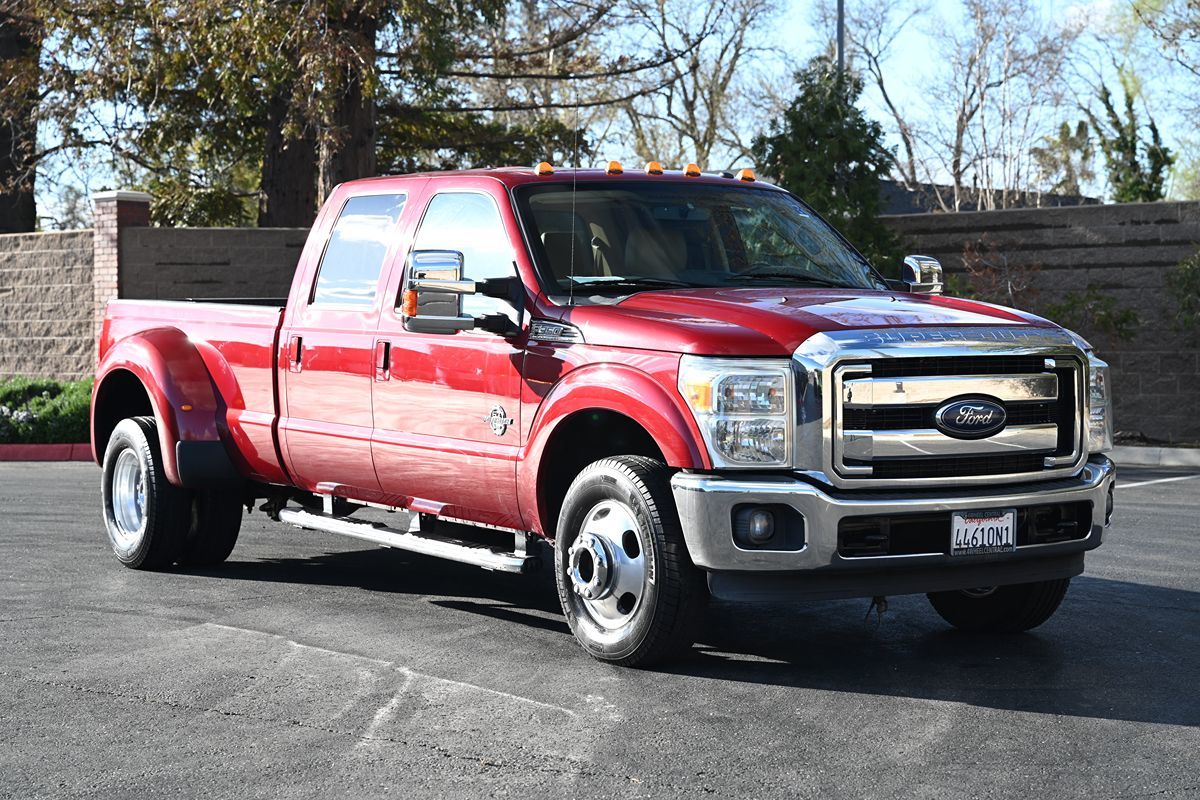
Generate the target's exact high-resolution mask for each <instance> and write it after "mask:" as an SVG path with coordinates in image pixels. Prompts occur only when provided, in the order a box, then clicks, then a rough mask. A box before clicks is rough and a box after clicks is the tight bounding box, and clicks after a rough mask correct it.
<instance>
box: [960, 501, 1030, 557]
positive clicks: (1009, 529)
mask: <svg viewBox="0 0 1200 800" xmlns="http://www.w3.org/2000/svg"><path fill="white" fill-rule="evenodd" d="M951 520H952V524H951V531H950V555H952V556H975V555H985V554H987V553H1011V552H1012V551H1013V549H1014V548H1015V547H1016V539H1017V535H1016V531H1017V512H1016V510H1015V509H1011V508H1006V509H1001V510H993V511H960V512H955V513H953V514H952V515H951Z"/></svg>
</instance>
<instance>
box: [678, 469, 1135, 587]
mask: <svg viewBox="0 0 1200 800" xmlns="http://www.w3.org/2000/svg"><path fill="white" fill-rule="evenodd" d="M1115 478H1116V468H1115V467H1114V465H1113V463H1112V461H1110V460H1109V459H1107V458H1104V457H1102V456H1097V457H1093V458H1092V459H1091V460H1089V461H1088V462H1087V463H1086V464H1085V465H1084V467H1083V469H1082V471H1081V472H1080V473H1079V474H1078V475H1076V476H1074V477H1070V478H1060V479H1056V480H1048V481H1040V482H1031V483H1026V484H1020V485H1006V486H997V487H994V488H992V489H990V490H989V489H985V488H983V487H969V488H950V487H953V483H952V479H951V480H947V488H945V489H943V490H940V491H936V490H929V489H923V490H919V491H917V490H908V491H900V490H888V491H863V490H855V491H839V490H837V489H834V488H833V487H830V486H824V485H818V484H816V483H811V482H806V481H802V480H799V479H795V478H790V477H786V476H780V477H755V478H753V479H752V478H749V477H746V478H742V477H737V476H733V477H730V476H728V475H712V474H707V475H706V474H699V473H686V472H680V473H677V474H676V475H675V477H674V478H673V479H672V480H671V488H672V490H673V491H674V495H675V504H676V506H677V507H678V509H679V519H680V523H681V525H682V527H683V536H684V539H685V540H686V542H687V546H688V551H689V553H690V554H691V557H692V561H693V562H695V564H696V565H697V566H698V567H700V568H702V569H704V570H708V571H709V572H736V573H742V574H743V575H745V576H746V577H752V574H753V573H758V574H760V575H762V577H764V578H765V577H769V576H770V575H771V574H772V573H774V574H776V575H778V574H779V573H793V574H794V573H799V572H822V573H825V572H833V571H836V572H839V573H858V574H862V573H867V572H870V573H886V572H892V571H895V570H905V571H909V572H910V573H911V574H913V575H922V574H923V575H931V574H936V573H937V572H938V571H942V572H947V571H951V570H958V569H960V568H963V567H971V568H978V567H980V566H981V565H983V566H986V565H990V564H994V565H997V568H996V577H997V581H996V582H997V583H1002V582H1008V583H1016V582H1021V581H1020V580H1014V579H1012V578H1011V576H1012V575H1019V574H1020V571H1019V570H1017V571H1014V569H1013V565H1014V562H1025V563H1026V564H1030V565H1032V564H1031V562H1032V560H1035V559H1037V560H1045V561H1047V562H1048V561H1051V560H1055V561H1056V562H1058V561H1061V563H1062V564H1063V565H1064V566H1062V568H1061V570H1060V572H1064V573H1066V572H1069V571H1073V572H1072V573H1071V574H1078V572H1079V570H1081V569H1082V553H1083V552H1084V551H1086V550H1091V549H1093V548H1095V547H1099V545H1100V542H1101V539H1102V537H1103V532H1104V527H1105V525H1106V508H1107V503H1108V495H1109V492H1110V490H1111V488H1112V484H1113V481H1114V480H1115ZM1079 501H1089V502H1091V504H1092V527H1091V531H1090V532H1089V533H1088V535H1087V536H1086V537H1084V538H1082V539H1075V540H1072V541H1067V542H1057V543H1051V544H1032V545H1027V546H1024V547H1018V548H1016V551H1015V552H1013V553H1004V554H998V555H985V556H970V557H966V558H964V557H961V556H959V557H955V556H950V555H947V554H944V553H932V554H920V555H895V556H871V557H858V558H843V557H842V556H840V555H839V554H838V527H839V523H840V521H841V520H842V518H844V517H861V516H885V515H894V514H911V513H922V512H950V511H958V510H971V509H987V508H1019V507H1022V506H1034V505H1043V504H1052V503H1070V502H1079ZM747 504H748V505H756V504H781V505H788V506H791V507H792V508H794V509H795V510H796V511H797V512H799V513H800V515H801V516H802V517H803V518H804V531H805V539H804V546H803V548H802V549H800V550H792V551H778V550H746V549H742V548H741V547H739V546H738V545H737V544H736V543H735V542H734V539H733V530H732V527H733V510H734V507H735V506H740V505H747ZM1068 562H1069V563H1070V566H1069V567H1068V566H1066V565H1067V564H1068ZM1005 565H1007V566H1005ZM985 573H986V570H985ZM1001 573H1003V574H1001ZM1034 573H1036V570H1033V571H1031V572H1030V574H1034ZM964 574H965V571H964ZM1061 576H1062V577H1065V576H1066V574H1063V575H1061ZM1034 579H1038V580H1040V579H1042V576H1040V574H1039V577H1037V578H1030V580H1034ZM970 580H972V581H977V580H980V576H979V575H977V574H972V575H971V577H970ZM918 583H919V579H918ZM864 585H865V584H864ZM970 585H974V586H979V585H986V584H981V583H973V584H970V583H968V586H970ZM940 588H941V587H940V586H930V588H927V589H922V588H919V587H918V588H914V589H912V590H911V591H933V590H935V589H940ZM868 589H869V587H868V588H866V589H864V588H861V587H860V588H858V589H856V590H855V591H853V592H850V593H847V592H840V593H838V592H833V593H828V594H827V596H839V595H840V596H854V595H856V594H862V593H864V592H866V593H870V592H869V591H868ZM879 593H880V594H885V593H893V594H895V593H900V592H896V591H892V592H879Z"/></svg>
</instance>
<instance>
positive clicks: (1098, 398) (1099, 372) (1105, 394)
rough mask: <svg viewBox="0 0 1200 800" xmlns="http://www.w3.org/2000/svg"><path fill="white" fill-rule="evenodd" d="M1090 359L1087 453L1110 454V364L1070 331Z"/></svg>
mask: <svg viewBox="0 0 1200 800" xmlns="http://www.w3.org/2000/svg"><path fill="white" fill-rule="evenodd" d="M1067 333H1069V334H1071V338H1072V339H1073V340H1074V341H1075V344H1076V345H1078V346H1079V349H1081V350H1083V352H1084V354H1085V355H1087V360H1088V398H1087V426H1088V448H1087V449H1088V452H1089V453H1107V452H1108V451H1109V450H1112V448H1113V420H1112V390H1111V388H1110V383H1109V375H1108V364H1107V363H1106V362H1104V361H1101V360H1100V359H1099V358H1097V357H1096V351H1095V350H1094V349H1092V345H1091V344H1090V343H1089V342H1088V340H1087V339H1084V338H1083V337H1082V336H1080V335H1079V334H1078V333H1075V332H1074V331H1067Z"/></svg>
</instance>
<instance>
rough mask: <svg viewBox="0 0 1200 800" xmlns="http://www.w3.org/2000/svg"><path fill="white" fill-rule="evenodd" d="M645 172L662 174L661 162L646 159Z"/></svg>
mask: <svg viewBox="0 0 1200 800" xmlns="http://www.w3.org/2000/svg"><path fill="white" fill-rule="evenodd" d="M646 174H647V175H662V174H663V168H662V164H660V163H658V162H657V161H647V162H646Z"/></svg>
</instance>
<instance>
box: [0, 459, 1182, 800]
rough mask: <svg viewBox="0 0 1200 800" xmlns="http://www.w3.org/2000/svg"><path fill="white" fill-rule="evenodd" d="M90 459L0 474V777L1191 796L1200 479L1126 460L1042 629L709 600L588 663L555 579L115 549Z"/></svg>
mask: <svg viewBox="0 0 1200 800" xmlns="http://www.w3.org/2000/svg"><path fill="white" fill-rule="evenodd" d="M99 478H100V473H99V470H98V469H97V468H96V467H94V466H92V465H88V464H65V465H64V464H0V576H2V581H3V582H2V585H0V797H13V798H34V797H75V796H100V797H120V796H125V797H139V798H144V797H165V796H179V797H198V796H205V797H238V798H245V797H317V796H351V797H372V796H395V797H405V798H408V797H517V798H531V797H555V798H569V797H696V796H700V795H705V794H711V795H716V796H719V797H818V796H820V797H855V798H858V797H878V798H892V797H901V796H904V797H947V798H951V797H953V798H963V797H996V798H1014V797H1024V796H1039V797H1055V798H1058V797H1088V798H1098V797H1113V798H1116V797H1148V796H1153V797H1157V798H1177V797H1197V796H1200V688H1198V687H1200V477H1195V476H1190V475H1186V474H1184V473H1179V472H1170V471H1161V470H1159V471H1153V470H1143V469H1133V468H1126V469H1122V470H1121V484H1122V485H1121V486H1120V487H1119V488H1118V517H1117V521H1116V523H1115V525H1114V528H1113V529H1111V530H1110V532H1109V534H1108V538H1107V541H1106V543H1105V545H1104V546H1103V547H1101V548H1100V549H1099V550H1098V551H1096V552H1094V553H1091V554H1089V556H1088V569H1087V572H1086V574H1085V575H1084V576H1082V577H1080V578H1077V579H1075V581H1074V582H1073V583H1072V588H1071V591H1070V593H1069V594H1068V596H1067V599H1066V601H1065V603H1064V605H1063V607H1062V609H1061V610H1060V611H1059V612H1058V614H1057V615H1056V616H1055V617H1054V618H1053V619H1051V620H1050V622H1049V623H1047V624H1046V625H1044V626H1043V627H1041V628H1039V629H1037V630H1036V631H1034V632H1032V633H1029V634H1024V635H1017V636H1006V637H986V636H974V635H967V634H962V633H959V632H955V631H952V630H950V629H948V628H947V627H946V625H945V624H944V623H943V622H942V621H941V619H940V618H938V617H937V616H936V615H935V614H934V612H933V611H932V610H931V609H930V608H929V606H928V604H927V602H926V601H925V599H924V597H920V596H910V597H900V598H893V599H892V602H891V607H890V609H889V611H888V612H887V613H886V614H885V615H884V616H883V618H882V620H881V621H879V622H878V624H877V623H876V621H875V620H873V619H872V620H864V615H865V613H866V611H867V605H868V603H867V601H866V600H862V601H838V602H814V603H808V604H805V605H791V606H736V605H715V606H714V607H713V608H712V610H711V612H710V614H709V621H708V624H707V628H706V632H705V633H704V635H703V637H702V641H701V643H700V644H699V645H697V647H696V648H695V649H694V651H693V653H692V655H691V656H690V657H689V658H688V659H686V660H684V661H682V662H680V663H678V664H676V665H674V666H672V667H671V668H669V669H665V670H659V671H635V670H628V669H621V668H617V667H611V666H606V665H603V664H599V663H597V662H594V661H592V660H590V659H589V658H587V657H586V656H585V655H584V653H583V652H582V651H581V650H580V648H579V647H578V646H577V645H576V644H575V641H574V640H573V639H572V637H571V635H570V633H569V632H568V630H567V626H566V624H565V622H564V621H563V619H562V617H561V615H560V614H559V611H558V607H557V600H556V598H555V596H554V593H553V590H552V587H551V584H550V583H549V582H548V579H547V578H545V577H542V578H521V577H515V576H508V575H501V574H494V573H488V572H484V571H481V570H478V569H475V568H472V567H467V566H461V565H456V564H450V563H444V562H439V561H435V560H431V559H427V558H423V557H419V556H413V555H409V554H406V553H402V552H397V551H390V550H378V549H373V548H369V547H367V546H365V545H364V544H363V543H361V542H357V541H355V540H351V539H342V538H338V537H333V536H329V535H328V534H320V533H314V532H303V531H297V530H294V529H290V528H288V527H285V526H282V525H279V524H276V523H271V522H269V521H268V520H267V519H266V517H265V515H263V514H262V513H261V512H256V513H254V514H253V515H252V516H250V517H248V518H247V519H246V521H245V524H244V526H243V529H242V538H241V540H240V541H239V544H238V547H237V549H236V550H235V551H234V554H233V556H232V558H231V560H230V561H229V562H228V563H227V564H225V565H223V566H222V567H220V568H217V569H213V570H209V571H206V572H204V573H197V572H173V573H152V572H135V571H132V570H128V569H124V568H122V567H121V566H120V565H119V564H117V562H116V561H115V560H114V558H113V557H112V555H111V554H110V551H109V548H108V543H107V541H106V538H105V535H104V531H103V526H102V523H101V522H100V512H99V505H98V494H99V488H98V484H99Z"/></svg>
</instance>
